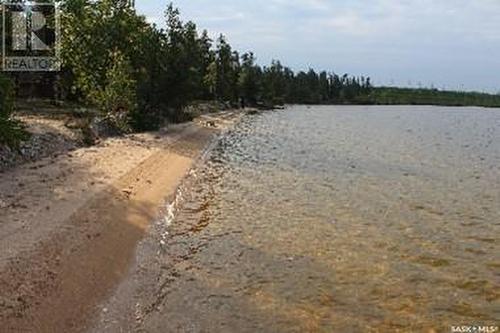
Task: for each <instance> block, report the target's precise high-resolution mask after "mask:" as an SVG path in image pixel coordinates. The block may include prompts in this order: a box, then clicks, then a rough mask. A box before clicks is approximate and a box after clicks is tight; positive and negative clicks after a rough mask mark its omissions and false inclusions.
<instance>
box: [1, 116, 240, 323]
mask: <svg viewBox="0 0 500 333" xmlns="http://www.w3.org/2000/svg"><path fill="white" fill-rule="evenodd" d="M237 116H238V114H237V113H234V112H226V113H221V114H218V115H216V116H212V117H211V118H209V119H207V118H206V117H205V118H201V119H198V121H195V122H193V123H189V124H184V125H179V126H176V127H173V128H170V129H168V130H166V131H163V132H159V133H149V134H141V135H133V136H129V137H126V138H120V139H110V140H107V141H106V142H104V143H103V144H101V145H99V146H97V147H92V148H85V149H80V150H77V151H74V152H72V153H68V154H67V155H63V156H59V157H57V158H48V159H44V160H41V161H38V162H36V163H31V164H26V165H24V166H22V167H20V168H17V169H15V170H11V171H8V172H6V173H3V174H1V178H0V204H1V206H0V327H1V331H2V332H19V331H29V332H78V331H84V330H86V329H87V328H88V327H89V325H90V323H91V322H92V320H91V319H92V318H94V317H95V315H96V312H97V311H98V310H97V305H98V304H100V303H102V302H103V301H105V300H106V298H107V297H108V296H109V295H110V294H111V292H112V290H113V288H114V287H116V286H117V284H118V283H119V282H120V281H121V280H122V279H123V278H124V276H125V275H126V274H127V271H128V268H129V266H130V264H131V261H132V260H133V258H134V252H135V249H136V245H137V243H138V242H139V241H140V240H141V239H142V237H143V236H144V234H145V232H146V230H147V228H148V227H149V224H150V222H151V221H152V220H153V219H154V218H155V217H156V215H157V212H158V210H159V207H160V206H162V204H163V203H164V202H165V199H168V197H169V196H170V197H171V196H173V195H174V193H175V190H176V188H177V186H178V184H179V182H180V181H181V179H182V178H183V177H184V175H185V174H186V173H187V172H188V170H189V169H190V168H191V166H192V164H193V162H194V161H195V160H196V159H197V157H198V156H199V155H200V154H201V152H202V151H203V150H204V148H205V147H207V144H208V143H209V142H211V140H213V138H214V136H215V135H217V134H218V133H220V131H221V130H222V129H223V128H224V127H225V126H226V125H227V124H228V123H231V122H232V121H234V120H235V119H236V118H237ZM214 126H215V127H214Z"/></svg>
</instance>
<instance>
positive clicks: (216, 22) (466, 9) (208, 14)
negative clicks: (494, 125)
mask: <svg viewBox="0 0 500 333" xmlns="http://www.w3.org/2000/svg"><path fill="white" fill-rule="evenodd" d="M167 3H168V1H151V0H136V7H137V9H138V11H139V12H140V13H142V14H144V15H145V16H146V17H147V18H148V20H149V21H151V22H156V23H157V24H158V25H160V26H162V25H163V23H162V22H163V11H164V9H165V6H166V4H167ZM174 5H175V6H177V7H178V8H179V9H180V10H181V14H182V18H183V19H184V20H192V21H194V22H195V23H196V24H197V25H198V27H199V28H200V29H207V30H208V31H209V32H210V34H211V36H216V35H218V34H219V33H223V34H225V35H226V36H227V37H228V39H229V41H230V43H231V45H233V47H235V48H236V49H238V50H239V51H247V50H252V51H254V52H255V54H256V55H257V57H258V61H259V63H261V64H267V63H269V62H270V61H271V60H272V59H280V60H281V61H282V62H283V63H284V64H286V65H288V66H290V67H292V68H293V69H296V70H297V69H307V68H309V67H312V68H315V69H328V70H334V71H335V72H337V73H345V72H347V73H350V74H354V75H367V76H370V77H372V78H373V80H374V81H375V83H377V84H385V85H387V84H396V85H402V86H408V85H410V86H418V85H423V86H430V85H431V84H432V85H434V86H435V87H436V88H447V89H466V90H479V91H490V92H500V0H248V1H237V0H178V1H174Z"/></svg>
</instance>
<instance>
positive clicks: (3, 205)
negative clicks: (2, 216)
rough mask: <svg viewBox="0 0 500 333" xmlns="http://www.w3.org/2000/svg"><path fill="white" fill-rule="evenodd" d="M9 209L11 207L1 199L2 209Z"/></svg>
mask: <svg viewBox="0 0 500 333" xmlns="http://www.w3.org/2000/svg"><path fill="white" fill-rule="evenodd" d="M7 207H9V205H8V204H7V203H6V202H5V201H3V200H1V199H0V209H4V208H7Z"/></svg>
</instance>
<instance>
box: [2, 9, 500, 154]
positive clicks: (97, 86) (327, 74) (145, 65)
mask: <svg viewBox="0 0 500 333" xmlns="http://www.w3.org/2000/svg"><path fill="white" fill-rule="evenodd" d="M19 2H22V1H19ZM43 2H45V3H46V2H47V0H44V1H43ZM57 3H58V5H59V6H60V7H59V8H60V13H61V19H60V22H61V54H60V57H61V59H60V61H61V70H60V71H59V72H54V73H45V74H40V73H35V72H4V73H3V74H0V106H1V110H0V143H4V144H10V145H12V144H15V142H18V141H19V140H21V139H22V138H23V132H22V126H21V124H20V123H19V122H17V121H16V120H14V119H13V118H12V116H11V115H12V112H13V110H14V100H15V98H33V97H37V98H47V99H51V100H54V101H57V102H70V103H77V104H78V105H85V106H88V107H91V108H94V109H96V110H98V112H99V113H101V114H103V115H106V116H109V118H110V119H113V121H114V122H115V123H116V126H117V127H118V128H120V129H121V130H122V131H124V132H127V131H132V130H151V129H155V128H158V126H160V124H161V123H162V121H163V120H165V119H167V120H169V121H173V122H178V121H183V120H186V114H185V113H184V112H183V110H184V108H185V107H186V106H188V105H190V104H192V103H195V102H197V101H220V102H221V103H224V104H225V105H227V106H228V107H230V106H232V107H238V106H243V105H245V106H260V107H269V108H271V107H273V106H275V105H282V104H393V103H396V104H397V103H406V104H413V102H416V103H418V104H420V103H429V104H434V103H436V101H438V103H436V104H451V105H455V104H459V105H470V104H477V105H487V106H499V105H500V102H499V101H498V96H492V95H471V96H470V97H464V95H463V94H458V95H453V94H450V93H446V94H441V93H440V92H436V91H432V90H429V91H427V92H425V91H410V90H398V89H395V88H392V89H386V88H384V89H382V88H374V87H373V86H372V83H371V81H370V78H368V77H363V76H359V77H356V76H350V75H348V74H343V75H339V74H336V73H335V72H333V71H331V70H330V71H326V70H325V71H320V72H317V71H315V70H313V69H308V70H305V71H298V72H296V71H294V70H292V69H291V68H289V67H287V66H285V65H283V64H282V63H281V62H280V61H278V60H275V61H272V62H271V64H269V65H266V66H261V65H259V64H258V63H257V57H256V56H255V55H254V53H253V52H251V51H246V52H240V51H238V50H235V49H233V47H232V46H231V45H230V43H229V42H228V40H227V38H226V37H225V36H224V35H220V36H219V37H218V38H217V39H216V40H212V39H211V38H210V37H209V34H208V32H207V31H206V30H203V31H200V30H199V29H198V27H197V25H196V24H195V23H194V22H191V21H187V22H184V21H182V20H181V16H180V12H179V10H178V9H177V8H175V7H174V5H173V4H172V3H170V4H168V5H167V7H166V9H165V15H164V20H165V21H164V25H163V26H164V28H160V27H158V26H156V25H153V24H150V23H148V22H147V20H146V18H145V17H144V16H142V15H139V14H138V13H137V12H136V11H135V8H134V5H133V4H132V2H131V1H129V0H100V1H90V0H64V1H57ZM467 96H469V95H467ZM457 100H459V101H460V102H459V103H456V101H457Z"/></svg>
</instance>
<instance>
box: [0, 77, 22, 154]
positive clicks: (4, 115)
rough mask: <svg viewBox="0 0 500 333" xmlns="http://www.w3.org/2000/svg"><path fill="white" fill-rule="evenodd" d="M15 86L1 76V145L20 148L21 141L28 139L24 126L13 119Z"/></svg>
mask: <svg viewBox="0 0 500 333" xmlns="http://www.w3.org/2000/svg"><path fill="white" fill-rule="evenodd" d="M13 97H14V92H13V86H12V83H11V82H10V80H9V79H8V78H6V77H5V76H3V75H1V74H0V144H5V145H7V146H10V147H18V146H19V144H20V143H21V141H23V140H25V139H27V138H28V134H27V132H25V131H24V129H23V126H22V124H21V123H20V122H19V121H17V120H14V119H12V117H11V115H12V112H13V105H14V104H13Z"/></svg>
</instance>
